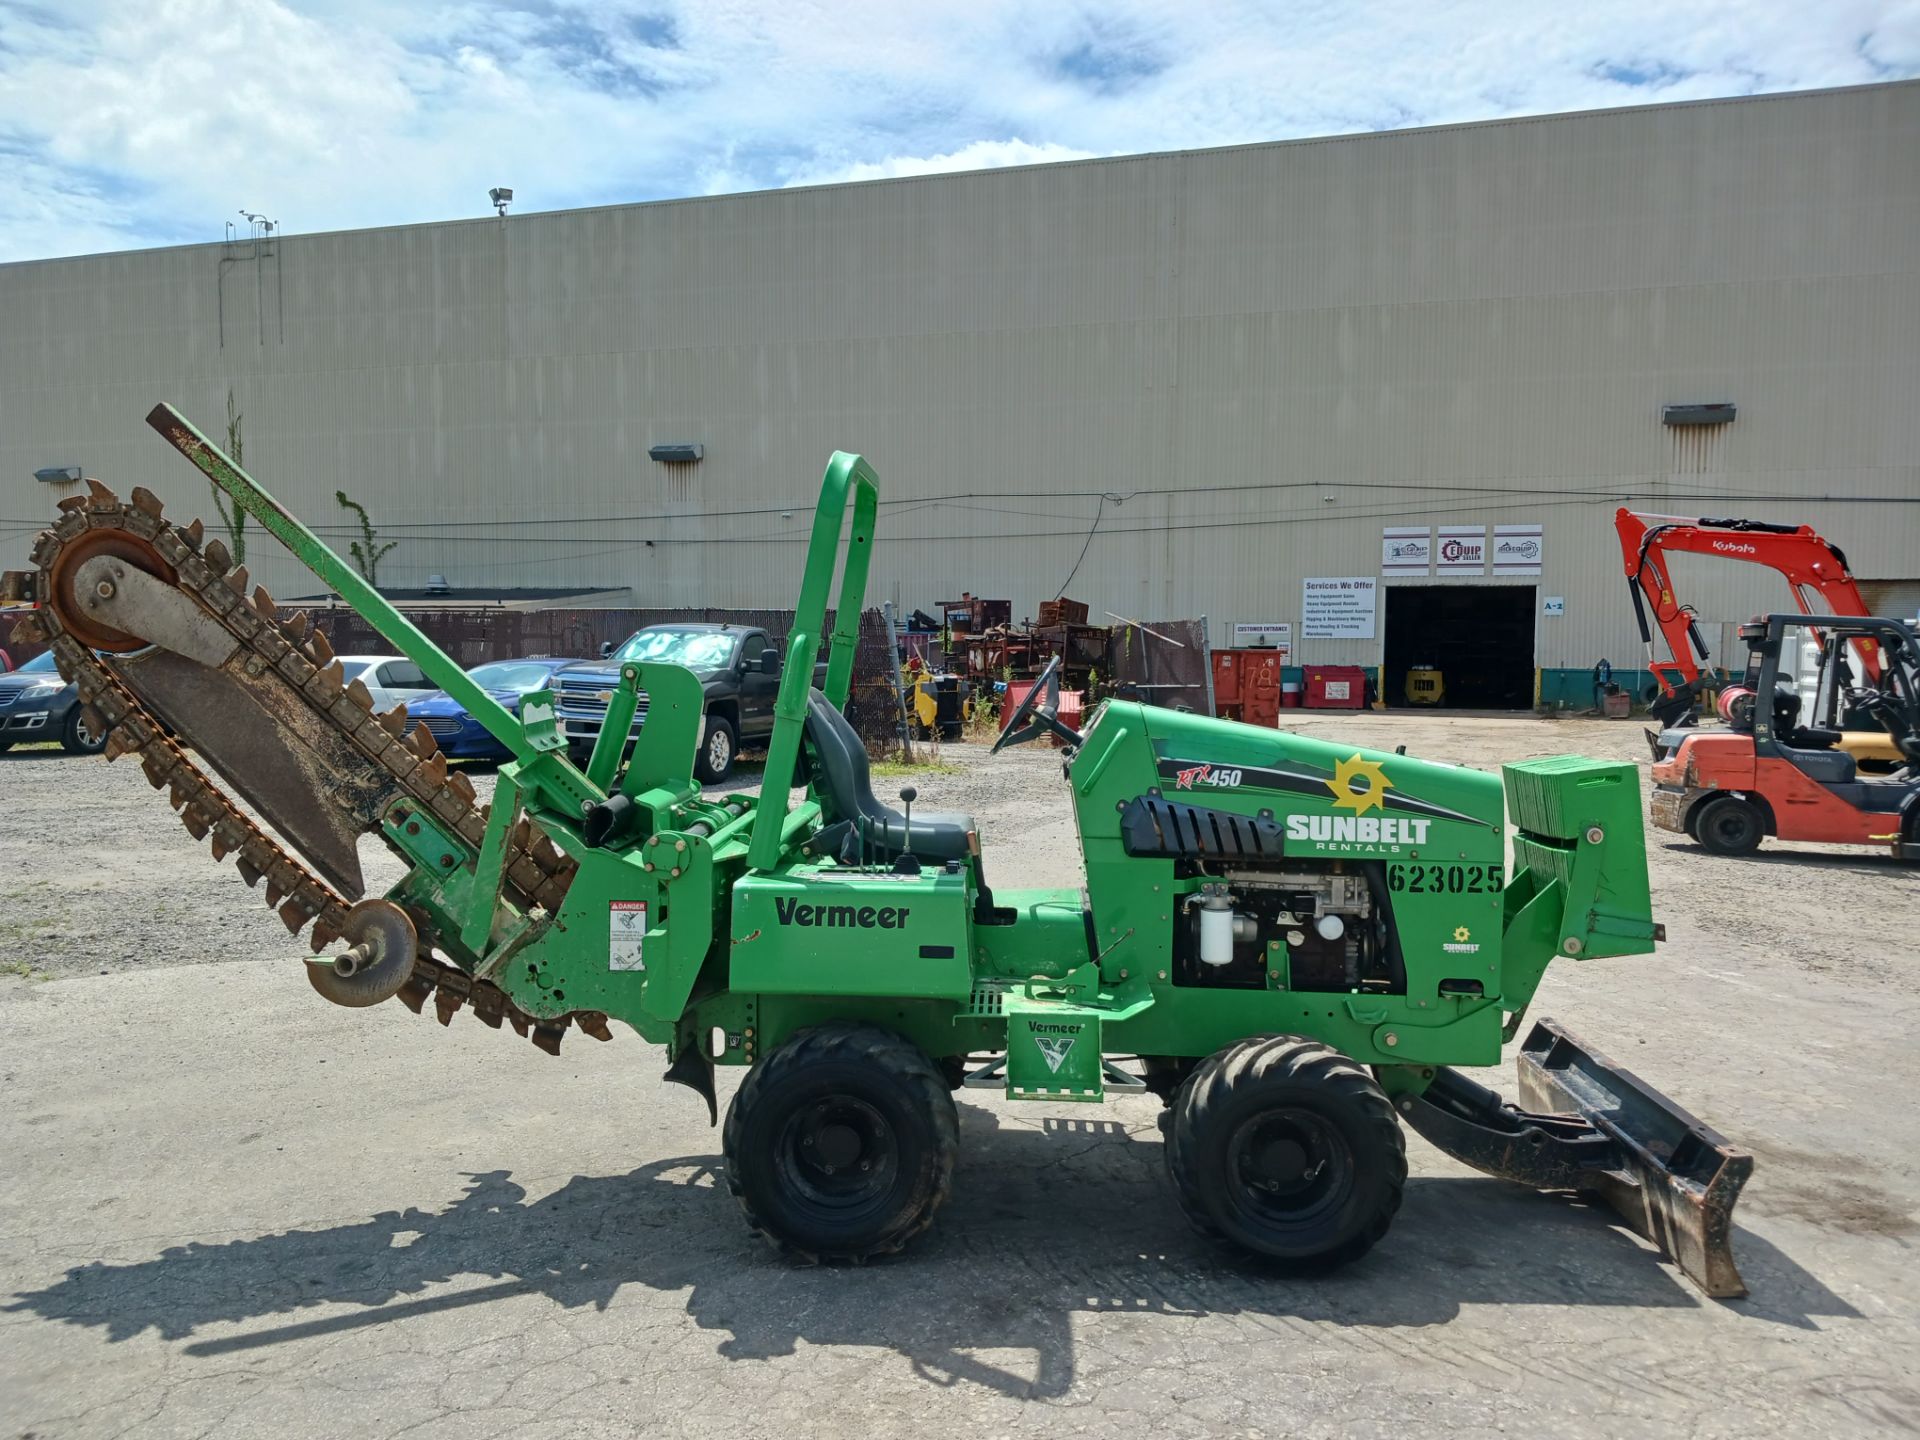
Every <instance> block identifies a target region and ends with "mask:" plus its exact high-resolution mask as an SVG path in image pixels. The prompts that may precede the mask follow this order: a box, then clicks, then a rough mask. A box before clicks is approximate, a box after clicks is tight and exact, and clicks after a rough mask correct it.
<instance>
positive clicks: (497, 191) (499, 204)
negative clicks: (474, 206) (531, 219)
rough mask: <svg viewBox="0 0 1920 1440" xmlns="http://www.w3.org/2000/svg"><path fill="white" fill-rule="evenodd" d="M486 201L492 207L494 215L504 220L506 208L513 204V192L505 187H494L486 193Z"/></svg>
mask: <svg viewBox="0 0 1920 1440" xmlns="http://www.w3.org/2000/svg"><path fill="white" fill-rule="evenodd" d="M487 201H488V203H489V204H491V205H492V206H493V212H494V214H496V215H499V216H501V217H502V218H505V216H506V213H507V207H508V206H509V205H511V204H513V191H512V190H511V189H510V188H509V187H507V186H505V185H496V186H494V187H493V188H492V189H491V190H489V191H487Z"/></svg>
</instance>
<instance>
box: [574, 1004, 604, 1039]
mask: <svg viewBox="0 0 1920 1440" xmlns="http://www.w3.org/2000/svg"><path fill="white" fill-rule="evenodd" d="M573 1023H574V1024H576V1025H578V1026H579V1027H580V1028H581V1029H582V1030H584V1031H586V1033H587V1034H589V1035H591V1036H592V1037H593V1038H594V1039H596V1040H611V1039H613V1031H612V1030H610V1029H608V1028H607V1017H606V1016H604V1015H602V1014H601V1013H600V1012H599V1011H598V1010H582V1011H581V1012H580V1013H579V1014H577V1015H575V1016H574V1017H573Z"/></svg>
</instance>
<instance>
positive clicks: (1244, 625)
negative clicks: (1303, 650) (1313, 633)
mask: <svg viewBox="0 0 1920 1440" xmlns="http://www.w3.org/2000/svg"><path fill="white" fill-rule="evenodd" d="M1249 646H1268V647H1271V648H1273V649H1275V650H1278V651H1279V652H1280V663H1281V664H1282V665H1290V664H1292V663H1293V622H1292V621H1291V620H1236V621H1234V624H1233V648H1234V649H1236V650H1241V649H1245V648H1247V647H1249Z"/></svg>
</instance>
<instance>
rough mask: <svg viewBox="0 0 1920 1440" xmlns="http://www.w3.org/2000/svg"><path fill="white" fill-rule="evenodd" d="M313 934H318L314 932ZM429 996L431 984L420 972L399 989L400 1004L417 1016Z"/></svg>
mask: <svg viewBox="0 0 1920 1440" xmlns="http://www.w3.org/2000/svg"><path fill="white" fill-rule="evenodd" d="M314 933H315V934H318V933H319V932H318V931H317V930H316V931H315V932H314ZM431 994H433V982H432V981H430V980H425V979H422V978H421V975H420V972H419V971H418V970H415V971H414V972H413V974H412V975H410V976H409V977H408V978H407V983H406V984H404V985H402V986H401V987H400V1003H401V1004H402V1005H404V1006H406V1007H407V1009H409V1010H411V1011H412V1012H413V1013H414V1014H416V1015H418V1014H420V1013H421V1011H422V1010H424V1009H425V1008H426V1003H427V997H428V996H429V995H431Z"/></svg>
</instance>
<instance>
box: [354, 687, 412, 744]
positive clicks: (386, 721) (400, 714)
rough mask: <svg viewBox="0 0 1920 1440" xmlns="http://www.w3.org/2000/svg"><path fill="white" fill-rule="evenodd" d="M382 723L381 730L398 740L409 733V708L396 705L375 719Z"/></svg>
mask: <svg viewBox="0 0 1920 1440" xmlns="http://www.w3.org/2000/svg"><path fill="white" fill-rule="evenodd" d="M349 688H351V687H349ZM374 718H375V719H376V720H378V721H379V722H380V728H381V729H382V730H384V731H386V732H387V734H389V735H391V736H392V737H393V738H394V739H396V740H398V739H399V738H400V737H401V736H402V735H404V734H406V731H407V707H406V706H405V705H396V706H394V707H393V708H392V709H391V710H389V711H387V712H386V714H384V715H376V716H375V717H374Z"/></svg>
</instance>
